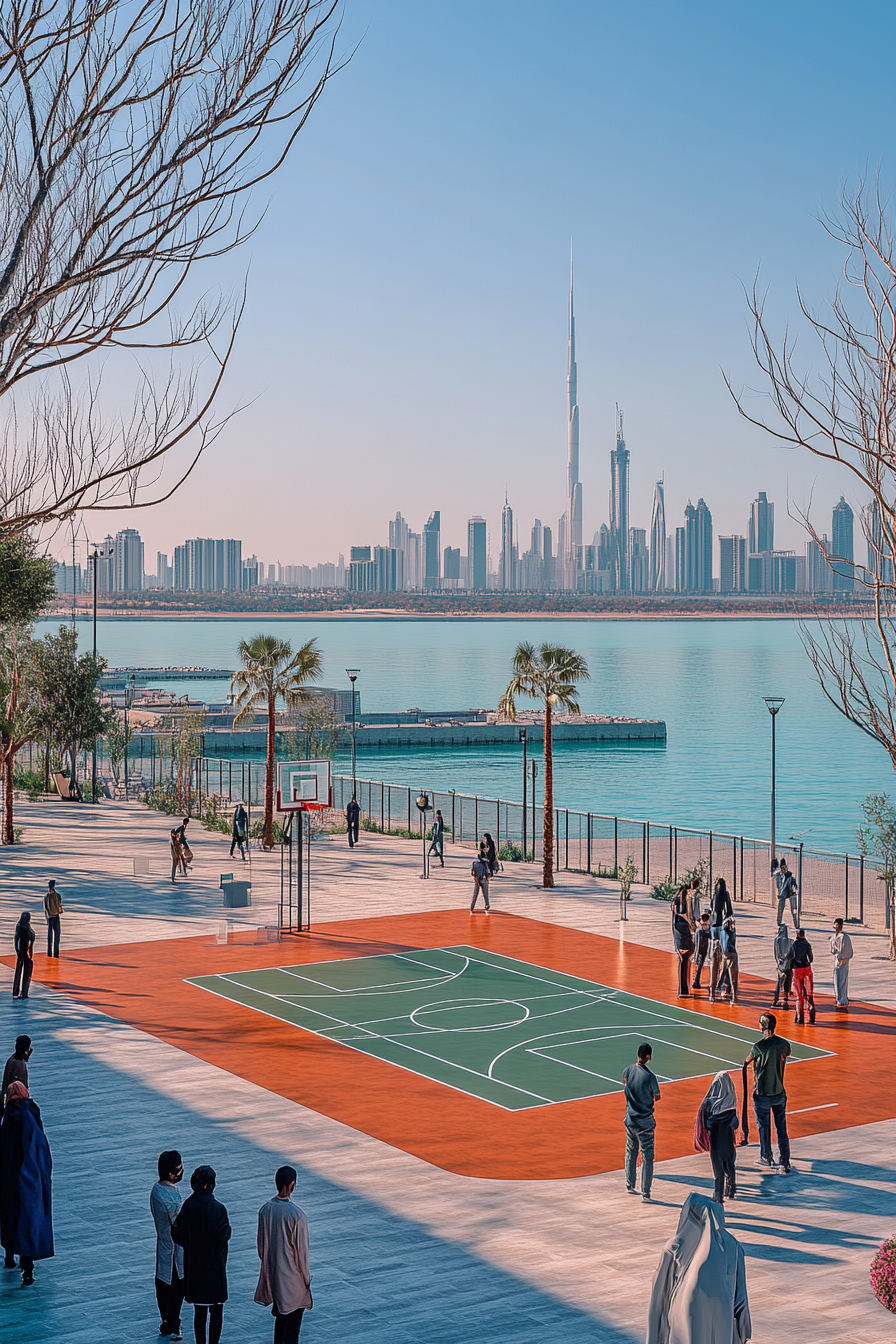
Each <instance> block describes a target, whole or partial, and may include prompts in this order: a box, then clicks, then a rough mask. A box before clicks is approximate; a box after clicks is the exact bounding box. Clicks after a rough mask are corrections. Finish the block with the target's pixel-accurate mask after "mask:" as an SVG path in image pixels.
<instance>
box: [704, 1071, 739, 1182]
mask: <svg viewBox="0 0 896 1344" xmlns="http://www.w3.org/2000/svg"><path fill="white" fill-rule="evenodd" d="M736 1130H737V1093H736V1092H735V1090H734V1084H733V1083H732V1081H731V1075H730V1074H728V1073H725V1072H724V1071H723V1072H722V1073H717V1074H716V1076H715V1078H713V1080H712V1082H711V1083H710V1085H709V1091H708V1092H707V1094H706V1096H705V1097H704V1098H703V1101H702V1102H701V1103H700V1109H699V1111H698V1112H697V1123H696V1126H695V1129H694V1147H695V1148H697V1149H698V1150H701V1149H702V1150H703V1151H704V1152H705V1151H706V1149H707V1148H708V1149H709V1156H710V1158H711V1160H712V1174H713V1176H715V1178H716V1188H715V1194H714V1196H713V1198H714V1199H715V1201H716V1203H717V1204H721V1203H723V1202H724V1200H726V1199H734V1197H735V1195H736V1194H737V1149H736V1148H735V1144H734V1135H735V1131H736Z"/></svg>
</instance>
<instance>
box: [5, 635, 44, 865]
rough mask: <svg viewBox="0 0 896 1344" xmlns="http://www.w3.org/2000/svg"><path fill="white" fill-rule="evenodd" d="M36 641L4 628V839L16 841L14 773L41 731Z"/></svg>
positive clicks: (9, 842)
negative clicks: (18, 760) (18, 757)
mask: <svg viewBox="0 0 896 1344" xmlns="http://www.w3.org/2000/svg"><path fill="white" fill-rule="evenodd" d="M35 683H36V664H35V658H34V642H33V640H32V639H31V636H30V634H29V632H28V630H27V629H18V630H17V629H10V630H0V714H2V718H0V766H2V769H3V781H4V810H3V843H4V844H5V845H12V844H14V843H15V838H16V835H15V827H14V825H13V798H12V792H13V775H14V774H15V766H16V754H17V753H18V752H19V751H21V749H22V747H24V746H26V745H27V744H28V743H29V742H34V741H35V740H36V739H37V738H38V737H39V736H40V731H41V719H40V712H39V701H38V695H37V687H36V684H35Z"/></svg>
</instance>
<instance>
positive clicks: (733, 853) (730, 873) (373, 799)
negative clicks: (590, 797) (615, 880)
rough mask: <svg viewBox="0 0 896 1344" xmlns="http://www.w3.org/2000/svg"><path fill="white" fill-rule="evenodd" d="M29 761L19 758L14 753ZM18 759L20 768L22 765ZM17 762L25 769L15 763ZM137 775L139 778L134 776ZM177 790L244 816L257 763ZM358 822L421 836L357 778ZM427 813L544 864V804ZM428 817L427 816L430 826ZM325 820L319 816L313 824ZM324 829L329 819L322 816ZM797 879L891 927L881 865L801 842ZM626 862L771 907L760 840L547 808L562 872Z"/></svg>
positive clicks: (390, 792) (346, 788) (474, 802)
mask: <svg viewBox="0 0 896 1344" xmlns="http://www.w3.org/2000/svg"><path fill="white" fill-rule="evenodd" d="M22 755H24V756H25V757H26V759H27V753H22ZM22 755H20V758H19V759H20V761H22ZM22 763H25V762H22ZM130 768H131V790H130V791H131V793H132V794H133V795H138V794H139V793H140V792H142V791H144V790H146V789H151V788H153V787H156V786H166V785H170V784H171V783H172V782H173V776H174V773H175V772H176V769H177V767H176V764H175V763H174V762H173V761H172V760H171V758H170V756H169V757H168V758H167V759H165V760H164V761H162V760H159V759H153V760H151V761H146V760H143V761H141V760H140V758H139V757H138V758H131V761H130ZM138 771H140V772H141V773H139V774H138ZM182 773H183V776H184V777H183V778H182V781H181V791H182V793H183V794H184V796H185V797H186V798H188V799H189V801H190V811H192V812H193V813H194V814H201V813H202V812H203V810H204V808H205V806H206V805H207V802H208V800H209V799H212V798H214V799H215V800H216V801H217V802H218V803H219V804H220V805H225V806H226V805H228V804H235V803H236V802H238V801H242V802H243V803H245V804H246V805H247V806H248V807H249V808H250V809H251V808H256V807H259V806H261V805H262V804H263V802H264V785H265V763H264V761H255V760H246V759H241V760H228V759H226V758H222V757H218V756H213V757H208V756H206V757H197V758H194V759H193V760H192V761H191V762H190V763H189V764H188V765H186V766H185V768H184V770H183V772H182ZM356 784H357V795H358V803H359V804H360V807H361V815H362V819H363V820H364V821H366V822H367V823H368V825H369V826H372V827H377V828H379V829H381V830H382V831H383V832H384V833H386V834H389V833H393V834H395V833H401V832H404V833H410V834H412V835H418V836H419V835H420V828H421V824H422V822H421V814H420V812H419V811H418V810H417V805H416V797H417V794H418V792H419V789H412V788H408V787H407V786H406V785H401V784H387V783H386V782H385V781H382V780H370V779H357V780H356ZM424 788H425V789H426V792H427V793H428V794H429V799H430V802H431V804H432V808H433V809H435V808H440V809H441V812H442V815H443V817H444V819H445V832H446V834H445V840H446V843H447V844H448V845H449V846H450V845H452V844H453V845H467V846H470V847H471V848H472V847H473V846H475V845H477V844H478V842H479V840H480V839H481V837H482V835H483V833H484V832H486V831H488V832H489V834H490V835H492V837H493V838H494V840H495V843H496V844H497V846H498V848H499V849H501V848H502V847H503V846H506V845H512V846H514V847H516V848H517V849H518V851H520V854H521V855H522V854H523V853H524V854H525V857H526V858H527V859H528V860H530V861H532V862H536V863H538V862H540V861H541V859H542V804H541V803H540V802H535V801H534V800H533V799H532V798H531V797H530V798H529V801H528V805H527V807H526V809H525V811H524V809H523V805H522V803H519V802H510V801H506V800H505V799H502V798H486V797H482V796H479V795H476V794H466V793H459V792H457V791H456V790H453V789H448V790H445V789H431V788H426V786H425V785H424ZM351 794H352V777H351V776H350V775H334V777H333V807H334V810H336V811H337V812H344V809H345V806H346V804H347V803H348V801H349V799H350V798H351ZM432 818H433V811H429V812H427V814H426V824H427V825H431V824H432ZM321 819H322V820H324V819H325V818H324V816H322V818H321ZM327 820H329V821H330V824H332V820H333V819H332V817H330V818H328V819H327ZM777 853H778V857H779V858H780V857H781V856H782V855H783V856H786V858H787V861H788V864H789V865H790V867H791V868H792V870H793V872H794V873H795V874H796V878H797V885H798V888H799V891H800V908H801V912H802V915H804V916H806V917H807V918H812V917H813V916H815V917H820V918H831V919H833V918H835V917H837V916H840V917H841V918H843V919H845V920H848V921H850V922H855V923H861V924H866V925H868V926H869V927H871V928H880V929H883V928H889V920H890V905H889V901H888V895H889V893H888V884H887V883H886V882H884V881H882V880H881V879H880V876H879V874H880V872H881V868H880V865H879V864H877V863H875V862H874V861H873V860H870V859H866V858H864V857H863V856H861V855H855V854H849V853H837V852H836V851H831V850H825V849H820V848H817V847H815V846H807V845H804V844H802V843H801V844H794V843H789V844H779V845H778V847H777ZM629 857H631V859H632V861H633V863H634V865H635V869H636V877H635V881H636V882H639V883H645V884H647V885H648V886H652V885H655V884H656V883H659V882H664V881H669V880H674V879H676V878H679V877H683V876H684V874H685V873H686V872H688V871H692V870H693V869H695V868H696V867H697V866H698V865H702V868H703V871H704V873H705V875H706V878H707V880H708V882H709V883H710V884H712V883H713V882H714V881H715V879H716V878H717V877H724V878H725V881H726V883H727V884H728V889H729V891H730V892H731V896H732V900H734V901H738V902H739V901H750V902H758V903H760V904H766V905H770V904H772V902H773V896H772V884H771V881H770V877H769V874H770V871H771V857H772V856H771V845H770V842H769V841H768V840H756V839H754V838H752V837H750V836H743V835H731V834H727V833H724V832H721V831H710V830H699V829H696V828H694V827H689V826H675V825H673V824H671V823H668V822H663V823H659V822H655V821H638V820H634V819H632V818H630V817H619V816H612V815H610V814H608V813H603V812H582V811H579V810H577V809H573V808H564V807H558V808H555V810H554V862H555V866H556V868H557V869H561V870H564V871H567V872H578V873H591V874H593V875H594V876H597V877H600V876H611V875H613V874H614V873H615V872H616V871H617V869H618V868H619V867H621V866H623V865H624V864H625V863H626V861H627V859H628V858H629Z"/></svg>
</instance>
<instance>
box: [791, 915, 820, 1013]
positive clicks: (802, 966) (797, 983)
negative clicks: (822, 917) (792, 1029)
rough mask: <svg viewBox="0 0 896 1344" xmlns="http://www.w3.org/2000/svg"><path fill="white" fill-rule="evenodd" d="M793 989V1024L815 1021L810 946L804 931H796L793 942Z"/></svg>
mask: <svg viewBox="0 0 896 1344" xmlns="http://www.w3.org/2000/svg"><path fill="white" fill-rule="evenodd" d="M793 987H794V989H795V990H796V1013H795V1014H794V1018H793V1020H794V1022H799V1023H800V1024H801V1025H802V1024H803V1023H804V1022H805V1020H806V1016H805V1014H806V1010H808V1013H809V1022H810V1023H813V1022H814V1021H815V992H814V991H815V985H814V981H813V977H812V945H811V943H810V942H809V940H808V938H807V937H806V930H805V929H797V931H796V937H795V938H794V940H793Z"/></svg>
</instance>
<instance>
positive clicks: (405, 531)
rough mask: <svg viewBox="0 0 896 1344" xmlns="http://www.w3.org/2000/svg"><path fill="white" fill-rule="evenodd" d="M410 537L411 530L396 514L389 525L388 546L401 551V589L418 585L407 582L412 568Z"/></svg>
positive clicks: (399, 515)
mask: <svg viewBox="0 0 896 1344" xmlns="http://www.w3.org/2000/svg"><path fill="white" fill-rule="evenodd" d="M410 537H411V529H410V528H409V527H408V525H407V522H406V521H405V519H404V518H402V516H401V514H400V513H396V515H395V517H394V519H393V520H392V521H391V522H390V523H389V545H390V546H392V547H394V549H395V550H396V551H401V553H402V556H403V560H402V574H403V579H402V588H412V587H419V584H412V583H410V582H409V575H410V573H411V570H412V569H413V568H414V566H412V564H411V559H410V554H409V552H410Z"/></svg>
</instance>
